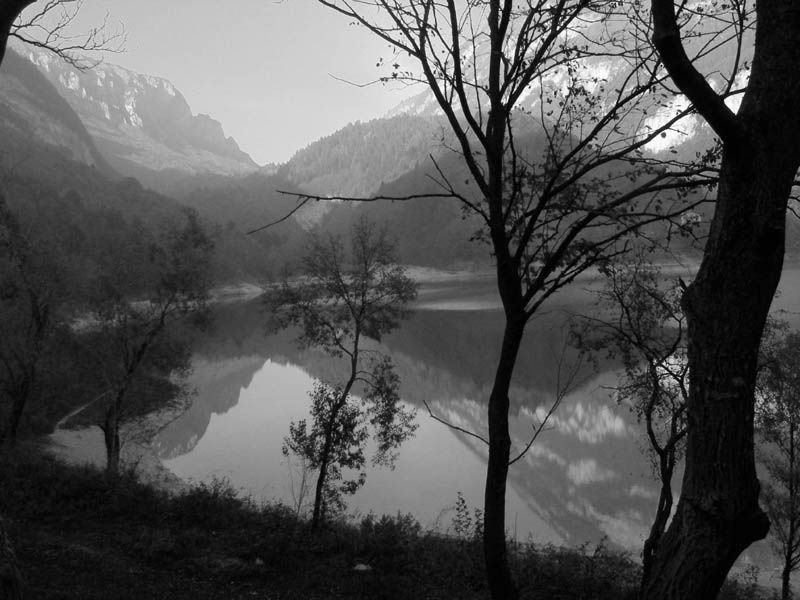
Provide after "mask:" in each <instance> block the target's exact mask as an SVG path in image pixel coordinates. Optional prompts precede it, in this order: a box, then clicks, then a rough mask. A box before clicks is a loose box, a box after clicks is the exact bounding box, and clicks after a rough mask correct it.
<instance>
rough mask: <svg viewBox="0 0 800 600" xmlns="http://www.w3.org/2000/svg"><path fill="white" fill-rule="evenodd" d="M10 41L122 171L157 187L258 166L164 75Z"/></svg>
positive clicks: (237, 172)
mask: <svg viewBox="0 0 800 600" xmlns="http://www.w3.org/2000/svg"><path fill="white" fill-rule="evenodd" d="M12 46H13V50H14V51H15V52H17V53H19V54H21V55H22V56H23V57H24V58H25V59H27V60H28V61H29V62H30V63H32V64H33V65H35V66H36V67H37V68H38V70H39V72H40V73H41V74H42V75H43V76H44V77H45V78H46V79H47V80H48V81H50V83H52V84H53V86H54V87H55V88H56V89H57V90H58V92H59V93H60V94H61V96H62V97H63V98H64V99H65V100H66V102H67V103H68V104H69V106H71V107H72V109H73V110H74V111H75V113H77V115H78V116H79V117H80V120H81V121H82V122H83V124H84V126H85V128H86V130H88V132H89V134H90V135H91V137H92V139H93V140H94V142H95V144H96V146H97V148H98V149H99V151H100V152H101V153H102V154H103V156H104V157H105V158H106V160H107V161H108V163H109V164H110V165H111V166H112V167H113V168H114V169H116V170H117V171H118V172H119V173H121V174H122V175H126V176H131V177H137V178H138V179H139V180H140V181H141V182H142V183H143V184H145V185H148V186H151V187H155V188H157V189H158V188H159V187H164V186H165V185H167V184H168V183H169V182H172V181H175V180H178V179H180V178H182V177H187V176H192V175H198V174H211V175H226V176H230V175H242V174H246V173H251V172H255V171H257V170H258V165H256V163H255V162H253V160H252V159H251V158H250V156H249V155H247V154H246V153H245V152H243V151H242V150H241V149H240V148H239V146H238V145H237V143H236V141H235V140H234V139H233V138H230V137H226V136H225V134H224V131H223V129H222V125H221V124H220V123H219V122H218V121H215V120H214V119H212V118H211V117H209V116H208V115H203V114H200V115H194V114H193V113H192V111H191V109H190V107H189V104H188V103H187V101H186V99H185V98H184V97H183V95H182V94H181V93H180V92H179V91H178V90H177V89H176V88H175V86H173V85H172V84H171V83H170V82H169V81H167V80H166V79H162V78H159V77H152V76H149V75H141V74H138V73H134V72H133V71H130V70H128V69H124V68H122V67H118V66H116V65H113V64H109V63H101V64H99V65H97V66H95V67H93V68H90V69H86V70H79V69H77V68H75V67H74V66H72V65H70V64H69V63H67V62H65V61H64V60H62V59H61V58H59V57H58V56H56V55H55V54H53V53H51V52H49V51H47V50H43V49H40V48H35V47H32V46H28V45H23V44H20V43H17V44H13V45H12ZM0 100H2V101H4V102H5V97H3V98H0Z"/></svg>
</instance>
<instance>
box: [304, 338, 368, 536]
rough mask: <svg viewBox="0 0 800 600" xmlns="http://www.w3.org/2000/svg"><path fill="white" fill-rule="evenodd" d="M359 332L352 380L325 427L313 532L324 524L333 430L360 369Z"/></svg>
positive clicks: (343, 391)
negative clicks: (326, 485) (323, 496)
mask: <svg viewBox="0 0 800 600" xmlns="http://www.w3.org/2000/svg"><path fill="white" fill-rule="evenodd" d="M359 337H360V336H359V334H358V332H357V333H356V340H355V350H354V351H353V356H352V359H351V364H350V378H349V379H348V380H347V383H346V384H345V386H344V389H343V390H342V395H341V396H339V399H338V400H337V402H336V405H335V406H334V407H333V408H332V409H331V415H330V419H329V420H328V423H327V424H326V427H325V444H324V445H323V447H322V457H321V459H320V466H319V476H318V477H317V487H316V490H315V493H314V512H313V513H312V516H311V531H318V530H319V528H320V525H321V524H322V517H323V514H322V495H323V492H324V490H325V479H326V478H327V477H328V464H329V463H330V458H331V451H332V450H333V448H332V446H333V428H334V427H335V426H336V419H338V418H339V411H340V410H341V409H342V408H343V407H344V405H345V404H347V398H348V396H349V395H350V390H351V389H352V388H353V384H354V383H355V380H356V374H357V372H358V371H357V369H358V339H359Z"/></svg>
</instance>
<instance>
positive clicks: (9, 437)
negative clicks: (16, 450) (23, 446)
mask: <svg viewBox="0 0 800 600" xmlns="http://www.w3.org/2000/svg"><path fill="white" fill-rule="evenodd" d="M28 396H29V393H28V391H27V390H25V391H23V392H22V393H21V394H20V395H18V396H15V397H14V401H13V403H12V405H11V412H10V413H9V415H8V424H7V425H6V428H5V430H4V431H3V435H2V441H3V443H4V444H5V445H6V446H8V447H13V446H14V444H16V442H17V431H18V430H19V423H20V421H21V420H22V412H23V410H24V409H25V404H26V401H27V399H28Z"/></svg>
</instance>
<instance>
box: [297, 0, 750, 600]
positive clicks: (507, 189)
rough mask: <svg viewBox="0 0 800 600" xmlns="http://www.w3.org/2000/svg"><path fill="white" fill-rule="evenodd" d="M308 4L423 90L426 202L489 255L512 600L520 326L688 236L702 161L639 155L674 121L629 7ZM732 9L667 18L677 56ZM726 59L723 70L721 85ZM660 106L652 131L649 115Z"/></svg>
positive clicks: (497, 463) (497, 480) (493, 537)
mask: <svg viewBox="0 0 800 600" xmlns="http://www.w3.org/2000/svg"><path fill="white" fill-rule="evenodd" d="M320 3H321V4H323V5H325V6H326V7H328V8H330V9H331V10H334V11H336V12H339V13H341V14H343V15H345V16H346V17H348V18H350V19H352V20H353V21H355V22H358V23H359V24H360V25H362V26H363V27H365V28H366V29H368V30H369V31H370V32H372V33H373V34H374V35H376V36H377V37H379V38H381V39H382V40H383V41H385V42H386V43H387V44H389V45H390V47H391V48H392V51H393V52H394V53H395V54H394V56H393V57H392V59H391V60H387V61H385V62H384V61H380V62H379V65H380V66H385V67H386V68H387V70H388V74H387V75H386V80H395V79H396V80H401V81H406V82H423V83H424V84H425V85H426V87H427V88H428V91H429V98H430V99H431V100H433V101H434V102H435V105H436V106H437V108H438V109H439V110H441V111H442V113H443V114H444V117H445V119H446V120H447V122H448V125H449V127H450V129H451V131H452V134H453V136H454V138H455V142H454V144H453V145H454V147H455V151H456V153H457V154H458V156H459V158H460V159H461V160H462V161H463V164H464V165H465V167H466V170H467V176H466V177H465V178H458V179H456V178H454V177H450V176H449V174H448V173H446V172H445V171H444V170H443V169H441V168H440V167H439V165H438V163H437V162H435V163H434V164H435V166H436V171H437V173H436V179H435V181H436V183H437V184H438V186H439V189H438V190H437V193H436V194H435V195H437V196H439V197H445V198H451V199H457V200H458V201H459V202H460V203H461V204H462V206H463V210H464V212H465V213H467V214H470V215H473V216H474V217H475V218H476V219H477V220H478V222H480V229H479V230H478V231H476V232H475V234H474V236H473V238H474V239H476V240H478V241H481V242H485V243H487V244H489V245H490V246H491V252H492V254H493V256H494V259H495V267H496V274H497V283H498V291H499V294H500V298H501V300H502V303H503V310H504V315H505V317H506V323H505V327H504V336H503V342H502V354H501V358H500V361H499V363H498V366H497V369H496V376H495V379H494V382H493V385H492V390H491V393H490V394H489V398H488V416H489V419H488V421H489V423H488V430H489V436H488V442H489V460H488V465H487V482H486V489H487V494H486V506H485V507H484V508H485V528H484V542H485V556H486V560H487V574H488V577H489V582H490V586H491V590H492V596H493V597H494V598H496V599H498V600H500V599H504V600H505V599H507V598H514V597H515V596H516V591H515V586H514V583H513V581H512V579H511V576H510V571H509V567H508V561H507V552H506V548H505V493H506V481H507V476H508V469H509V464H510V462H511V460H510V444H509V439H510V434H509V422H508V412H509V407H510V405H511V400H510V398H509V394H510V389H511V379H512V376H513V371H514V367H515V364H516V359H517V355H518V352H519V348H520V344H521V341H522V338H523V336H524V333H525V328H526V325H527V323H528V322H529V320H530V319H531V318H532V317H533V315H534V314H535V313H536V312H537V311H538V310H539V309H540V307H541V306H542V304H543V303H544V302H545V301H546V300H547V299H548V298H549V297H551V296H552V295H553V294H554V293H555V292H556V291H558V290H559V289H561V288H563V287H564V286H567V285H569V284H571V283H572V282H573V281H574V280H575V278H576V277H578V276H579V275H580V274H581V273H583V272H585V271H586V270H587V269H590V268H592V267H595V266H598V265H599V266H602V265H603V264H605V263H606V262H607V261H608V260H610V259H612V258H614V257H615V256H619V255H620V254H622V253H624V252H625V251H626V250H627V244H626V242H625V240H627V239H628V237H629V236H631V235H633V234H640V235H648V231H647V228H648V227H650V226H652V225H653V224H659V225H657V227H660V228H661V234H662V235H660V236H659V237H662V238H668V237H669V235H670V233H671V232H672V231H681V232H687V229H691V221H687V220H682V219H681V218H680V215H681V213H682V212H684V211H686V210H689V209H692V208H694V207H696V206H697V205H698V204H700V203H701V202H702V201H703V200H704V196H705V194H706V193H707V191H708V189H707V188H708V187H710V186H712V185H713V183H714V181H715V175H714V168H713V167H714V163H715V161H716V160H717V154H716V152H714V151H713V149H711V150H709V152H707V153H701V154H700V157H698V160H695V159H694V158H695V157H692V158H691V159H690V160H688V161H686V160H682V159H681V158H680V157H678V156H677V151H676V152H675V156H674V157H673V156H672V155H670V156H669V157H664V156H662V157H657V158H656V157H654V156H653V155H652V154H649V151H648V148H647V145H648V144H650V143H651V142H654V141H657V140H659V139H663V138H664V137H666V136H667V134H668V132H669V131H670V130H671V129H672V128H673V127H676V126H677V125H678V124H679V123H680V122H681V121H682V119H684V118H685V117H687V116H688V114H689V111H686V110H683V109H681V108H679V107H677V106H672V105H670V99H671V96H672V94H673V90H670V89H669V88H668V86H667V85H666V79H665V76H664V73H663V70H662V69H660V65H659V63H658V59H657V57H656V56H655V54H654V52H653V51H652V49H651V46H650V40H649V38H650V33H651V30H650V18H649V14H648V13H647V11H646V10H645V8H644V7H643V5H642V4H641V3H636V2H634V3H619V2H605V1H603V2H584V1H583V0H575V1H574V2H573V1H567V2H549V1H547V0H545V1H541V2H536V1H534V2H527V3H522V4H518V3H514V2H510V1H509V2H502V3H501V2H494V1H478V2H468V3H459V2H456V1H454V0H448V1H447V2H435V1H423V2H418V1H416V0H413V1H405V0H398V1H393V2H381V1H376V2H354V3H351V2H347V1H339V0H320ZM731 12H733V11H732V10H731V9H730V7H729V6H727V5H726V6H724V7H723V6H714V7H713V9H712V10H711V13H712V14H713V16H712V15H705V14H703V15H702V17H701V15H699V14H695V13H692V12H691V11H682V12H681V14H680V26H681V28H682V32H683V33H684V34H686V35H689V36H692V37H694V36H696V37H697V38H703V39H701V40H700V41H699V42H698V44H697V45H696V46H695V47H693V49H692V50H693V52H695V53H696V54H695V55H694V56H692V57H691V58H697V57H698V56H702V55H704V54H711V53H713V51H714V49H716V48H717V47H718V46H720V45H722V43H723V41H724V40H725V39H727V36H728V35H729V33H730V30H729V29H728V27H727V26H728V25H729V24H730V18H729V17H730V14H729V13H731ZM741 33H742V32H741V31H739V30H735V31H734V32H733V38H739V40H740V39H741ZM736 56H737V58H736V59H735V60H734V61H733V64H726V65H724V67H722V70H723V71H724V72H725V73H726V76H727V75H728V74H729V73H728V72H729V70H731V72H732V73H734V74H735V72H736V70H737V68H738V56H739V55H738V54H737V55H736ZM687 58H689V57H687ZM691 58H689V60H691ZM406 60H410V61H412V62H413V66H411V67H408V66H405V65H404V63H405V61H406ZM612 63H613V66H612ZM606 68H607V69H608V70H607V71H606ZM732 79H733V76H732V75H731V80H732ZM664 107H669V108H668V109H667V116H666V117H665V119H663V120H660V119H658V120H652V119H650V116H651V115H652V113H654V112H658V111H659V110H660V109H661V108H664ZM645 125H646V126H645ZM672 149H673V150H674V148H672ZM703 188H705V189H703ZM693 190H694V191H693ZM696 190H700V191H699V192H698V193H695V191H696ZM426 195H431V194H420V196H426ZM300 196H301V197H302V198H305V199H306V200H307V199H308V196H307V195H305V194H300ZM383 197H386V196H383ZM389 198H390V199H397V200H408V199H409V197H397V198H391V197H389ZM688 233H690V232H688Z"/></svg>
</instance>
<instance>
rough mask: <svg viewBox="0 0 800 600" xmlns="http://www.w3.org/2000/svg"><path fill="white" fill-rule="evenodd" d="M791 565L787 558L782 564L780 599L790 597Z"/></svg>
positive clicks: (785, 599)
mask: <svg viewBox="0 0 800 600" xmlns="http://www.w3.org/2000/svg"><path fill="white" fill-rule="evenodd" d="M791 576H792V566H791V563H790V562H789V561H788V560H787V561H786V563H785V564H784V565H783V572H782V573H781V600H791V598H792V582H791Z"/></svg>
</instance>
